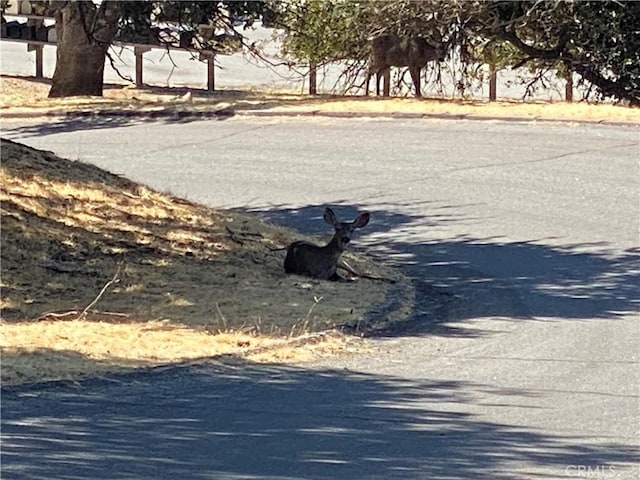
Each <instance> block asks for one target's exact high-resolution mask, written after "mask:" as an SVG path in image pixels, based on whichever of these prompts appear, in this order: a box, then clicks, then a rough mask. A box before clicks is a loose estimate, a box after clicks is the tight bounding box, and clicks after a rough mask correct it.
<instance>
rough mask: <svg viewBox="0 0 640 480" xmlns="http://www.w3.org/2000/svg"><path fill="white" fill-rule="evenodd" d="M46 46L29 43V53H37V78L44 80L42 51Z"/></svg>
mask: <svg viewBox="0 0 640 480" xmlns="http://www.w3.org/2000/svg"><path fill="white" fill-rule="evenodd" d="M43 48H44V46H43V45H40V44H37V43H27V52H33V51H35V52H36V78H43V74H42V50H43Z"/></svg>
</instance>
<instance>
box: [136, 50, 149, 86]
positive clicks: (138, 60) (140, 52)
mask: <svg viewBox="0 0 640 480" xmlns="http://www.w3.org/2000/svg"><path fill="white" fill-rule="evenodd" d="M149 50H151V48H150V47H139V46H135V47H133V53H134V54H135V56H136V87H142V86H143V85H144V84H143V82H142V55H144V54H145V53H147V52H148V51H149Z"/></svg>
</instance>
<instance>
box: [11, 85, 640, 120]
mask: <svg viewBox="0 0 640 480" xmlns="http://www.w3.org/2000/svg"><path fill="white" fill-rule="evenodd" d="M0 80H1V81H0V110H2V111H4V112H5V113H28V114H34V115H37V114H43V113H47V112H60V113H65V112H67V111H69V110H86V109H87V107H90V108H91V110H93V111H99V110H101V109H108V110H109V111H114V110H119V111H132V110H133V111H140V110H142V111H145V112H153V111H162V112H166V113H171V112H174V111H184V110H189V111H214V110H221V109H225V110H229V111H235V112H242V111H270V112H288V113H296V112H302V111H307V112H308V111H313V112H331V113H338V112H339V113H345V112H353V113H361V114H367V113H368V114H376V115H378V114H394V113H395V114H398V113H405V114H415V115H436V116H459V117H468V118H474V117H492V118H494V117H495V118H525V119H540V120H545V119H546V120H564V121H571V120H576V121H588V122H604V121H608V122H627V123H639V124H640V109H637V108H627V107H623V106H617V105H610V104H598V105H594V104H587V103H572V104H567V103H564V102H556V103H549V102H530V103H524V102H517V101H513V102H506V101H502V102H492V103H489V102H484V101H460V100H451V101H446V100H434V99H428V98H427V99H415V98H390V99H382V98H375V97H368V98H365V97H362V96H358V97H354V96H329V95H324V96H316V97H310V96H307V95H292V94H285V93H274V92H238V91H225V90H220V91H218V92H215V93H210V92H206V91H202V90H187V89H184V88H181V89H171V88H160V87H150V88H142V89H137V88H132V87H128V86H127V87H123V86H121V85H108V86H107V87H106V88H105V90H104V97H102V98H100V97H74V98H67V99H48V98H47V93H48V91H49V88H50V85H49V83H48V82H47V81H40V82H36V81H34V80H33V79H29V78H19V77H6V76H5V77H1V78H0Z"/></svg>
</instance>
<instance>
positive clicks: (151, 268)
mask: <svg viewBox="0 0 640 480" xmlns="http://www.w3.org/2000/svg"><path fill="white" fill-rule="evenodd" d="M0 179H1V185H2V189H1V192H0V201H1V207H2V252H1V254H2V258H1V261H2V303H1V307H2V309H1V313H2V322H3V324H2V333H3V338H2V347H3V364H4V365H3V372H2V373H3V376H4V379H5V381H12V380H15V377H16V376H17V377H20V378H22V379H24V378H27V379H30V378H31V377H33V376H34V375H35V376H36V377H37V370H38V367H37V366H36V367H33V369H34V370H36V372H32V374H28V373H25V372H24V371H23V372H22V373H20V374H14V373H11V360H12V358H13V359H20V361H21V362H23V363H24V362H25V361H27V360H28V358H37V357H43V356H44V357H46V355H49V360H50V361H51V359H52V358H53V357H55V358H58V357H60V355H62V356H63V357H64V356H65V355H66V356H67V357H78V358H80V357H81V358H82V361H83V363H92V364H95V365H96V366H99V369H100V371H104V370H109V365H112V366H114V365H119V366H120V367H122V366H123V365H124V366H127V367H131V366H136V365H140V364H144V365H146V364H149V363H151V364H154V363H162V362H166V361H171V360H176V359H178V360H184V359H185V358H194V357H202V356H210V355H215V354H219V353H234V354H242V352H244V351H248V350H252V351H254V352H255V349H256V348H257V349H259V350H260V351H263V350H264V349H263V347H265V346H268V345H269V342H275V343H274V344H277V343H278V342H280V341H281V339H282V338H291V337H294V336H297V335H300V334H305V333H308V332H316V331H320V330H325V329H327V328H331V327H334V326H338V325H345V324H346V325H351V326H356V325H357V326H359V327H360V328H365V327H366V326H370V325H371V324H373V323H376V324H383V323H385V322H388V321H398V320H401V319H402V318H404V317H405V316H406V315H407V312H408V311H409V310H410V308H411V305H412V298H411V295H412V293H411V288H410V286H409V284H408V282H406V281H405V280H404V279H403V278H402V276H401V275H399V273H398V272H395V271H392V270H391V269H388V268H385V267H383V266H380V265H379V264H377V263H374V262H372V261H371V260H370V259H367V258H366V257H362V256H354V255H351V256H350V257H349V258H350V261H351V263H352V264H353V265H354V267H356V268H357V269H358V270H360V271H368V272H371V273H375V274H378V275H382V276H384V277H388V278H393V279H395V280H397V283H394V284H392V283H389V282H382V281H372V280H367V279H359V280H357V281H351V282H326V281H317V280H312V279H306V278H303V277H299V276H291V275H286V274H285V273H284V270H283V267H282V263H283V259H284V255H285V252H284V251H283V250H282V247H284V246H286V245H287V244H288V243H289V242H291V241H292V240H294V239H299V238H301V237H300V235H299V234H297V233H295V232H292V231H289V230H286V229H283V228H279V227H275V226H272V225H268V224H266V223H265V222H263V221H262V220H261V219H260V218H258V217H257V216H254V215H246V214H242V213H235V212H229V211H220V210H215V209H211V208H208V207H206V206H203V205H198V204H194V203H191V202H188V201H185V200H181V199H178V198H175V197H173V196H171V195H168V194H164V193H161V192H158V191H155V190H152V189H150V188H148V187H145V186H144V185H140V184H137V183H134V182H131V181H129V180H127V179H125V178H122V177H119V176H116V175H112V174H110V173H108V172H105V171H103V170H101V169H98V168H97V167H93V166H91V165H87V164H83V163H80V162H73V161H69V160H66V159H62V158H59V157H57V156H55V155H53V154H52V153H50V152H44V151H39V150H35V149H32V148H29V147H26V146H23V145H20V144H17V143H14V142H10V141H6V140H2V167H1V169H0ZM319 221H320V220H319ZM372 221H375V219H374V220H372ZM390 297H394V298H395V299H397V298H398V297H400V298H401V300H402V301H401V302H399V303H400V304H402V305H403V307H402V308H395V309H393V310H391V309H389V308H387V305H389V304H391V302H389V298H390ZM395 304H398V302H395ZM74 322H75V323H74ZM92 325H93V326H92ZM97 325H100V329H97V327H96V326H97ZM109 325H112V327H111V328H108V326H109ZM123 325H130V330H128V332H129V333H126V332H125V331H123V330H122V328H123ZM63 326H64V328H62V327H63ZM105 326H106V327H105ZM72 327H75V330H74V329H73V328H72ZM83 329H84V330H86V331H85V333H81V332H79V331H80V330H83ZM172 331H173V332H172ZM158 332H169V334H167V335H164V336H162V335H159V333H158ZM185 332H191V333H193V334H194V335H196V337H197V338H196V337H193V338H190V339H189V338H187V337H185V338H187V339H184V338H183V337H184V334H185ZM220 332H222V333H224V334H229V333H230V332H235V333H236V334H242V338H236V339H232V340H228V339H225V340H224V341H223V342H222V343H226V344H228V345H227V346H226V347H224V348H220V349H216V347H215V346H214V345H213V343H215V342H210V341H209V340H210V339H211V338H212V337H214V336H215V335H216V334H218V333H220ZM154 336H155V337H156V340H154V339H153V338H154ZM96 338H98V339H99V340H98V341H96ZM180 338H183V343H182V344H181V346H176V345H175V344H173V343H172V342H173V340H174V339H175V340H176V341H177V342H179V341H180V340H179V339H180ZM267 338H268V341H267ZM259 339H262V340H260V341H264V342H266V343H260V342H259ZM204 340H206V341H204ZM146 343H149V344H150V345H154V346H153V348H151V349H150V350H148V351H146V350H145V349H144V348H143V347H142V346H143V345H144V344H146ZM190 343H191V345H190ZM201 343H202V344H203V346H202V348H200V347H194V345H199V344H201ZM91 345H93V347H91ZM229 345H230V346H231V348H229ZM325 347H326V345H325ZM171 352H172V353H171ZM51 355H53V357H51ZM287 355H289V354H287ZM287 355H285V357H286V356H287ZM263 357H265V355H264V354H263ZM294 357H295V356H294ZM274 358H278V355H275V357H274ZM292 358H293V357H292ZM54 363H55V362H54ZM62 363H64V362H62ZM120 367H118V368H120ZM85 370H86V368H85ZM11 375H13V377H11ZM48 376H49V377H51V376H54V377H55V374H50V375H48ZM59 376H64V375H62V374H60V375H59Z"/></svg>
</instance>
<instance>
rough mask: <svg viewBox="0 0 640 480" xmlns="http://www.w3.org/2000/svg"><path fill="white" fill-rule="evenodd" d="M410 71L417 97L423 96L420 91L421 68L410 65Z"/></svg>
mask: <svg viewBox="0 0 640 480" xmlns="http://www.w3.org/2000/svg"><path fill="white" fill-rule="evenodd" d="M409 73H410V74H411V80H413V86H414V87H415V88H416V97H418V98H419V97H421V96H422V94H421V93H420V69H419V68H416V67H409Z"/></svg>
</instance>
